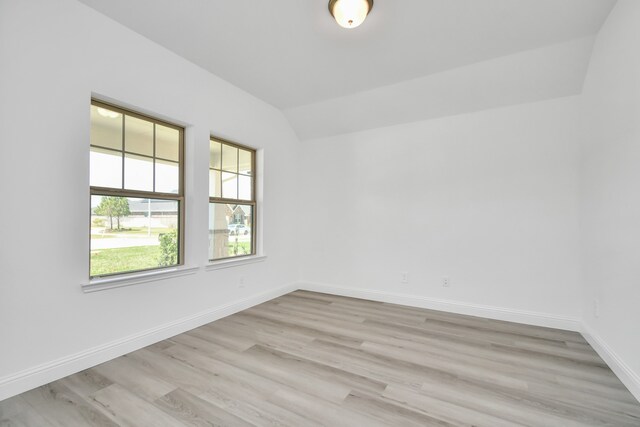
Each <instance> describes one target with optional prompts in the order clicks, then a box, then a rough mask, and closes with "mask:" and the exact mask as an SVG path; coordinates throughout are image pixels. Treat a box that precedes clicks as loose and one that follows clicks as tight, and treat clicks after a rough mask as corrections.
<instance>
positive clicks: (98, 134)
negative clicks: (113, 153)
mask: <svg viewBox="0 0 640 427" xmlns="http://www.w3.org/2000/svg"><path fill="white" fill-rule="evenodd" d="M91 145H99V146H101V147H106V148H114V149H116V150H122V114H120V113H117V112H115V111H112V110H109V109H107V108H103V107H97V106H95V105H92V106H91Z"/></svg>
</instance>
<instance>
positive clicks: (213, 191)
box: [209, 169, 221, 197]
mask: <svg viewBox="0 0 640 427" xmlns="http://www.w3.org/2000/svg"><path fill="white" fill-rule="evenodd" d="M220 184H221V182H220V171H216V170H211V169H209V197H221V188H220Z"/></svg>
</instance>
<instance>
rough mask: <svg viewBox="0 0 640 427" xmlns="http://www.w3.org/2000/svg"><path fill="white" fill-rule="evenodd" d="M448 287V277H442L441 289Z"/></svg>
mask: <svg viewBox="0 0 640 427" xmlns="http://www.w3.org/2000/svg"><path fill="white" fill-rule="evenodd" d="M449 285H450V283H449V278H448V277H443V278H442V287H443V288H448V287H449Z"/></svg>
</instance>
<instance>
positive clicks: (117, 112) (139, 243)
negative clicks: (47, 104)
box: [90, 100, 184, 278]
mask: <svg viewBox="0 0 640 427" xmlns="http://www.w3.org/2000/svg"><path fill="white" fill-rule="evenodd" d="M90 145H91V148H90V184H91V225H90V228H91V255H90V276H91V278H95V277H100V276H108V275H113V274H119V273H129V272H134V271H142V270H150V269H157V268H163V267H170V266H176V265H179V264H182V263H183V257H184V254H183V247H184V245H183V240H184V239H183V230H184V227H183V218H184V184H183V182H184V180H183V158H184V129H183V128H180V127H178V126H175V125H172V124H169V123H165V122H162V121H160V120H156V119H153V118H150V117H146V116H143V115H141V114H137V113H134V112H131V111H127V110H124V109H121V108H118V107H114V106H112V105H108V104H103V103H101V102H98V101H95V100H94V101H92V102H91V143H90Z"/></svg>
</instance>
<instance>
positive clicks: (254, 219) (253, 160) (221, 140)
mask: <svg viewBox="0 0 640 427" xmlns="http://www.w3.org/2000/svg"><path fill="white" fill-rule="evenodd" d="M211 141H214V142H218V143H220V144H222V145H228V146H230V147H234V148H237V149H239V150H246V151H249V152H251V175H250V177H251V200H245V199H240V198H236V199H230V198H225V197H222V183H221V187H220V195H221V197H211V188H208V193H209V209H210V206H211V204H212V203H224V204H229V205H250V206H251V208H252V214H251V253H249V254H245V255H233V256H226V257H222V258H210V257H209V254H207V259H208V260H209V263H210V264H215V263H216V262H220V261H225V262H229V261H230V260H234V259H242V258H246V257H255V256H256V255H257V247H258V246H257V242H256V240H257V237H258V233H257V230H256V226H257V224H258V221H257V216H258V203H257V199H258V198H257V195H256V188H257V185H256V176H257V175H258V174H257V172H256V157H257V153H258V150H257V149H255V148H253V147H249V146H247V145H243V144H238V143H237V142H233V141H229V140H228V139H225V138H220V137H218V136H215V135H210V136H209V159H210V158H211ZM222 153H223V150H222V149H221V152H220V156H221V157H220V169H215V168H212V167H211V163H209V166H208V168H207V171H208V173H210V172H211V171H218V172H220V175H221V176H222V172H225V171H224V170H223V169H222V164H223V163H222ZM239 162H240V156H239V155H238V163H239ZM231 173H233V172H231ZM235 175H237V176H240V175H242V176H246V175H244V174H241V173H240V170H239V169H238V172H236V173H235ZM221 179H222V178H221ZM238 193H239V192H238ZM210 214H211V213H210V212H209V215H210Z"/></svg>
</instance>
